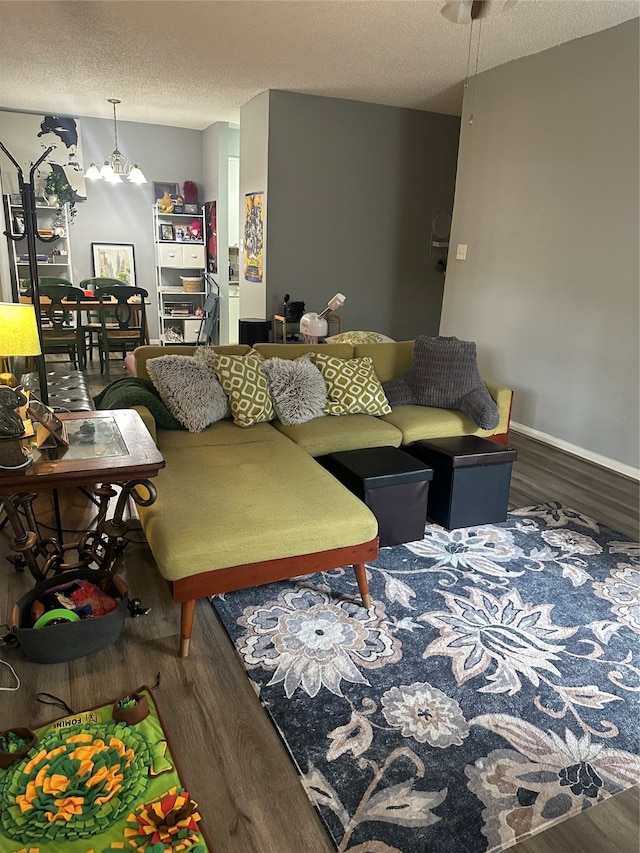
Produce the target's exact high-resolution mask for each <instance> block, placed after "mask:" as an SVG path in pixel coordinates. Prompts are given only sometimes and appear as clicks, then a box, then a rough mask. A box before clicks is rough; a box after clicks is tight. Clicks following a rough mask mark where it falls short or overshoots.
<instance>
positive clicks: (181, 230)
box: [174, 225, 188, 242]
mask: <svg viewBox="0 0 640 853" xmlns="http://www.w3.org/2000/svg"><path fill="white" fill-rule="evenodd" d="M174 234H175V237H174V239H175V240H177V241H178V242H182V241H183V240H187V239H188V237H187V229H186V228H185V227H184V225H176V227H175V229H174Z"/></svg>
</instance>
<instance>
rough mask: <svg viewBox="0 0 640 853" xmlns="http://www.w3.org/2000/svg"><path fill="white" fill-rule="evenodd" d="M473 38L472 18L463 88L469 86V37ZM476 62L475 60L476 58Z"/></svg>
mask: <svg viewBox="0 0 640 853" xmlns="http://www.w3.org/2000/svg"><path fill="white" fill-rule="evenodd" d="M472 38H473V18H472V19H471V26H470V27H469V49H468V51H467V73H466V74H465V75H464V88H465V89H466V88H467V87H468V86H469V66H470V65H471V39H472ZM476 62H477V60H476Z"/></svg>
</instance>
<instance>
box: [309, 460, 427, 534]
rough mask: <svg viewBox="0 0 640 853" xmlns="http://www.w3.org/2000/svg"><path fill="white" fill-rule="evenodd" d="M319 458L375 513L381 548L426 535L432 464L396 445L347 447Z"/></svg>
mask: <svg viewBox="0 0 640 853" xmlns="http://www.w3.org/2000/svg"><path fill="white" fill-rule="evenodd" d="M317 461H318V462H320V463H321V464H322V465H323V466H324V467H325V468H326V469H327V470H328V471H330V472H331V473H332V474H333V476H334V477H335V478H336V479H337V480H340V482H341V483H343V484H344V485H345V486H346V487H347V488H348V489H349V491H351V492H353V494H354V495H357V497H359V498H360V500H362V501H364V503H365V504H366V505H367V506H368V507H369V509H370V510H371V511H372V512H373V514H374V515H375V517H376V518H377V519H378V535H379V537H380V546H381V547H384V546H386V545H399V544H400V543H402V542H415V541H416V540H417V539H422V538H423V537H424V527H425V523H426V520H427V498H428V493H429V481H430V480H431V478H432V476H433V471H432V470H431V468H430V467H428V466H427V465H425V464H423V463H422V462H420V461H419V460H417V459H414V458H413V457H412V456H410V455H409V454H408V453H404V452H403V451H402V450H398V449H397V448H395V447H369V448H364V449H362V450H345V451H342V452H339V453H330V454H329V455H328V456H321V457H319V458H318V460H317Z"/></svg>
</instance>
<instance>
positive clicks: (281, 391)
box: [261, 354, 327, 426]
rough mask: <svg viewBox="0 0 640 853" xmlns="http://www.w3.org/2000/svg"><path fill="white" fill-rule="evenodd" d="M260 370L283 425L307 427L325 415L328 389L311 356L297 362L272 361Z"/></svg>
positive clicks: (278, 359) (274, 359)
mask: <svg viewBox="0 0 640 853" xmlns="http://www.w3.org/2000/svg"><path fill="white" fill-rule="evenodd" d="M261 370H262V372H263V373H264V375H265V376H266V377H267V382H268V384H269V393H270V394H271V399H272V401H273V407H274V409H275V410H276V415H277V416H278V420H279V421H280V422H281V423H283V424H285V425H286V426H294V425H295V424H304V423H306V422H307V421H311V420H313V419H314V418H320V417H322V416H323V415H324V414H325V411H324V407H325V405H326V403H327V386H326V385H325V382H324V379H323V378H322V374H321V373H320V371H319V370H318V368H317V367H316V366H315V364H314V363H313V361H311V357H310V355H309V354H306V355H302V356H300V357H299V358H295V359H286V358H269V359H267V360H266V361H265V362H264V364H262V366H261Z"/></svg>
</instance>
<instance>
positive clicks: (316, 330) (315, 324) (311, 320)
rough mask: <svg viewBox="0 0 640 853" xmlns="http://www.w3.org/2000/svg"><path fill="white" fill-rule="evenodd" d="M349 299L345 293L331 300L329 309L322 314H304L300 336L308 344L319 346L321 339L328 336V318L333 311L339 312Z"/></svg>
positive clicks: (328, 304)
mask: <svg viewBox="0 0 640 853" xmlns="http://www.w3.org/2000/svg"><path fill="white" fill-rule="evenodd" d="M346 299H347V297H346V296H345V295H344V294H343V293H336V295H335V296H334V297H333V298H332V299H330V300H329V302H328V303H327V307H326V308H325V309H324V311H321V312H320V314H316V313H315V312H314V311H312V312H310V313H309V314H304V315H303V316H302V318H301V320H300V334H301V335H302V337H303V338H304V341H305V343H307V344H317V343H318V339H319V338H324V337H325V336H326V334H327V328H328V327H327V321H326V319H325V318H326V316H327V315H328V314H330V313H331V312H332V311H337V310H338V308H341V307H342V306H343V305H344V303H345V302H346Z"/></svg>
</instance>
